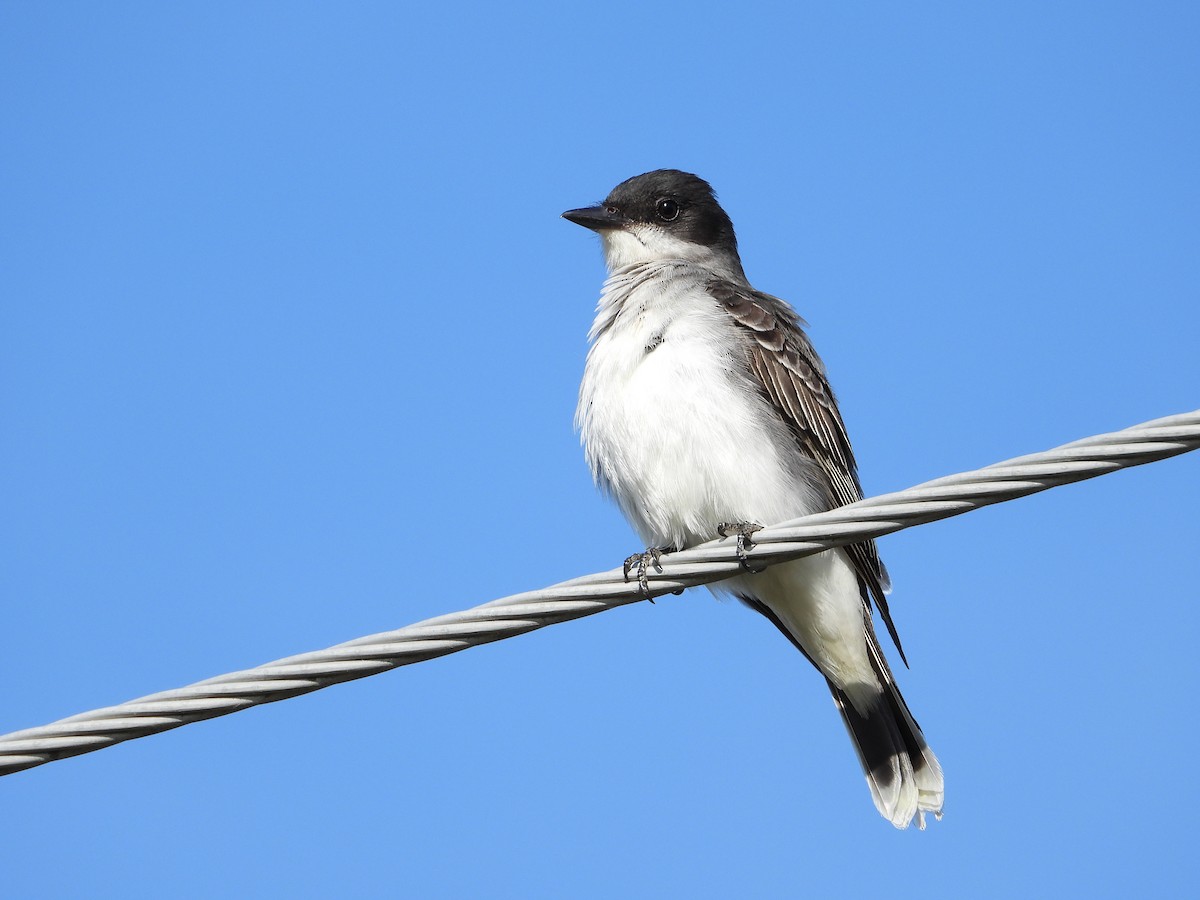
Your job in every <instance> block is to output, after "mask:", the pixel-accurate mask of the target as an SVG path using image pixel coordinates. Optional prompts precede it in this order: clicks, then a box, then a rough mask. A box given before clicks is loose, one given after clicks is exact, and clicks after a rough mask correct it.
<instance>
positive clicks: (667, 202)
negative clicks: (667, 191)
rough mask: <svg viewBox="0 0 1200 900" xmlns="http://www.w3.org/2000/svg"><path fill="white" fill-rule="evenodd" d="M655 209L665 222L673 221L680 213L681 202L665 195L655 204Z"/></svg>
mask: <svg viewBox="0 0 1200 900" xmlns="http://www.w3.org/2000/svg"><path fill="white" fill-rule="evenodd" d="M654 211H655V212H656V213H657V214H658V217H659V218H660V219H662V220H663V221H664V222H672V221H674V220H675V218H676V217H677V216H678V215H679V204H678V203H676V202H675V201H674V200H672V199H671V198H670V197H663V198H662V199H661V200H659V201H658V203H657V204H655V207H654Z"/></svg>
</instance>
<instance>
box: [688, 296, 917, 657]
mask: <svg viewBox="0 0 1200 900" xmlns="http://www.w3.org/2000/svg"><path fill="white" fill-rule="evenodd" d="M707 287H708V292H709V294H710V295H712V297H713V299H715V300H716V301H717V302H718V303H720V304H721V306H722V307H723V308H724V309H725V310H726V311H727V312H728V313H729V315H730V317H731V318H732V319H733V321H734V322H736V323H737V324H738V325H739V326H741V327H742V328H743V329H744V330H745V332H746V333H747V335H748V336H749V337H750V338H751V340H749V341H748V342H747V343H748V346H749V362H750V370H751V371H752V372H753V373H754V376H755V377H756V378H757V379H758V381H759V383H760V385H761V386H762V390H763V393H764V394H765V395H766V397H767V399H769V400H770V402H771V404H772V405H773V406H774V407H775V409H777V410H778V411H779V413H780V415H782V416H783V418H784V420H785V421H786V422H787V424H788V426H789V427H790V428H791V431H792V433H793V434H794V435H795V437H796V442H797V444H798V446H799V448H800V450H801V452H802V453H804V454H805V455H806V456H808V457H809V458H811V459H813V460H815V461H816V462H817V463H818V464H819V465H820V467H821V471H822V472H824V474H825V477H826V478H827V479H828V483H829V490H830V495H831V499H832V501H833V505H834V506H845V505H846V504H848V503H854V502H855V501H857V500H861V499H862V487H861V485H860V484H859V481H858V468H857V466H856V464H855V462H854V451H853V450H852V449H851V447H850V438H849V436H848V435H847V434H846V425H845V423H844V422H843V421H842V415H841V413H840V412H839V411H838V406H837V400H836V399H835V398H834V396H833V390H832V389H831V388H830V386H829V381H828V379H827V378H826V376H825V366H824V365H823V364H822V362H821V358H820V357H819V356H817V352H816V350H814V349H813V346H812V343H811V342H810V341H809V340H808V335H806V334H805V333H804V330H803V328H802V324H803V323H802V320H801V319H800V318H799V317H798V316H797V315H796V314H795V313H794V312H793V311H792V309H791V307H789V306H788V305H787V304H786V303H784V301H782V300H780V299H779V298H778V297H772V296H771V295H770V294H764V293H761V292H760V291H755V290H753V289H752V288H748V287H741V286H738V285H735V284H732V283H730V282H728V281H720V280H714V281H711V282H709V284H708V286H707ZM763 524H768V523H763ZM846 552H847V553H848V554H849V556H850V559H851V561H852V562H853V563H854V568H855V570H856V571H857V573H858V576H859V581H860V582H861V583H862V586H863V600H864V602H866V603H867V604H868V605H869V604H870V598H871V597H874V600H875V605H876V606H877V607H878V608H879V614H880V617H881V618H882V619H883V622H884V624H885V625H886V626H887V630H888V634H890V635H891V637H892V641H893V642H894V643H895V644H896V649H897V650H899V651H900V658H901V659H904V648H903V647H902V646H901V645H900V637H899V635H898V634H897V633H896V627H895V625H894V624H893V622H892V616H891V612H890V611H889V610H888V605H887V597H886V596H885V592H886V590H887V589H888V588H889V587H890V583H889V580H888V575H887V570H886V569H885V568H884V567H883V563H882V561H881V560H880V559H879V551H878V549H877V548H876V546H875V542H874V541H873V540H872V541H861V542H859V543H857V544H850V545H848V546H847V547H846ZM905 664H906V665H907V664H908V661H907V660H905Z"/></svg>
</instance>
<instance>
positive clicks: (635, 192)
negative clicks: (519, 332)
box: [562, 169, 945, 829]
mask: <svg viewBox="0 0 1200 900" xmlns="http://www.w3.org/2000/svg"><path fill="white" fill-rule="evenodd" d="M562 216H563V218H565V219H567V220H568V221H570V222H573V223H575V224H577V225H581V226H583V227H585V228H588V229H590V230H591V231H593V232H596V233H597V234H598V235H599V236H600V240H601V246H602V250H603V253H604V260H605V264H606V267H607V270H608V277H607V279H606V280H605V281H604V284H603V287H602V289H601V292H600V299H599V301H598V303H597V305H596V316H595V319H594V321H593V323H592V326H591V329H590V330H589V332H588V342H589V348H588V352H587V359H586V363H585V365H584V372H583V378H582V381H581V384H580V389H579V402H578V407H577V409H576V414H575V425H576V428H577V430H578V431H579V435H580V440H581V443H582V444H583V448H584V455H585V457H586V459H587V463H588V466H589V467H590V469H591V472H592V476H593V478H594V480H595V482H596V484H597V486H598V487H599V489H600V490H601V492H602V493H604V494H606V495H608V496H609V497H611V498H612V499H613V500H615V501H616V504H617V505H618V507H619V508H620V509H621V511H622V513H623V514H624V516H625V518H626V519H627V520H628V521H629V523H630V524H631V525H632V526H633V528H634V530H635V531H636V532H637V534H638V536H639V538H640V539H641V540H642V541H644V542H645V546H646V548H647V549H646V550H645V551H644V552H642V553H637V554H634V555H633V556H631V557H630V558H629V559H628V560H626V562H625V574H626V578H627V579H628V578H629V577H631V574H632V573H633V572H634V571H636V573H637V576H638V580H639V583H640V584H641V586H642V589H643V590H647V589H648V585H647V570H648V568H649V567H653V566H657V565H659V564H660V563H659V560H660V557H661V554H663V553H669V552H672V551H677V550H681V549H684V548H687V547H690V546H694V545H695V544H699V543H703V542H706V541H709V540H713V539H715V538H718V537H723V538H733V539H736V542H737V552H738V557H739V559H741V560H742V563H743V569H742V571H741V572H740V573H739V574H738V575H736V576H734V577H732V578H730V579H727V580H725V581H723V582H720V583H719V584H717V585H715V586H710V587H713V588H714V590H715V591H716V592H717V593H719V594H732V595H733V596H734V597H736V598H737V599H739V600H740V601H741V602H742V603H744V604H745V605H746V606H748V607H750V608H751V609H752V610H754V611H756V612H758V613H761V614H762V615H763V616H764V617H766V618H767V619H768V620H769V621H770V622H771V623H772V624H774V625H775V627H776V628H778V629H779V631H780V632H782V633H783V635H784V636H785V637H786V638H787V639H788V640H789V641H791V643H792V644H793V645H794V646H795V647H796V649H798V650H799V651H800V652H801V653H802V654H804V656H805V657H807V659H808V660H809V662H811V663H812V665H813V666H815V667H816V669H817V670H818V671H819V672H820V674H821V675H822V676H824V678H825V681H826V683H827V684H828V687H829V690H830V692H831V694H832V696H833V700H834V704H835V706H836V707H837V711H838V712H839V713H840V715H841V719H842V722H843V723H844V724H845V727H846V731H847V732H848V733H849V735H850V739H851V742H852V743H853V745H854V749H855V751H856V753H857V755H858V759H859V762H860V763H861V765H862V768H863V772H864V773H865V775H866V780H867V785H868V788H869V789H870V793H871V798H872V800H873V801H874V803H875V806H876V808H877V809H878V810H879V812H880V814H881V815H882V816H883V817H884V818H885V819H887V820H888V821H889V822H891V824H892V825H894V826H896V827H897V828H906V827H908V826H909V825H910V824H911V823H912V821H913V819H914V818H915V819H916V820H917V824H918V826H919V827H920V828H921V829H924V828H925V814H926V813H930V814H932V815H933V816H934V817H936V818H938V819H940V818H941V816H942V807H943V800H944V793H945V791H944V784H943V777H942V769H941V765H940V763H939V762H938V759H937V757H936V756H935V755H934V753H933V751H932V750H931V749H930V748H929V746H928V744H927V743H926V740H925V736H924V734H923V733H922V731H921V728H920V726H919V725H918V724H917V721H916V719H915V718H913V715H912V713H911V712H909V709H908V705H907V704H906V703H905V701H904V698H903V697H902V696H901V694H900V689H899V688H898V687H897V685H896V680H895V677H894V676H893V674H892V670H891V668H890V667H889V665H888V662H887V659H886V658H885V656H884V653H883V649H882V647H881V646H880V642H879V639H878V637H877V636H876V633H875V628H874V625H873V618H872V602H874V606H875V608H876V609H877V610H878V612H879V616H880V619H881V620H882V621H883V623H884V624H885V626H886V627H887V629H888V632H889V634H890V635H891V637H892V639H893V642H894V643H895V645H896V649H897V651H898V652H899V654H900V656H901V659H904V650H903V648H902V647H901V645H900V641H899V637H898V635H897V633H896V629H895V625H894V623H893V622H892V618H891V614H890V611H889V608H888V603H887V593H888V592H890V589H891V584H890V579H889V576H888V574H887V570H886V569H885V568H884V566H883V563H882V562H881V560H880V558H879V553H878V550H877V548H876V546H875V542H874V541H872V540H866V541H861V542H859V543H855V544H850V545H847V546H845V547H841V548H835V549H832V550H826V551H824V552H822V553H818V554H816V555H813V556H808V557H804V558H801V559H796V560H792V561H789V562H783V563H778V564H776V565H773V566H770V567H767V568H765V569H762V570H754V569H752V568H751V566H750V560H749V557H748V552H749V551H750V550H752V548H753V535H754V533H755V532H756V531H757V530H759V529H760V528H761V527H762V526H764V525H770V524H775V523H778V522H783V521H785V520H788V519H794V518H797V517H799V516H804V515H808V514H812V513H817V512H822V511H825V510H828V509H831V508H834V507H837V506H844V505H846V504H848V503H853V502H855V501H856V500H860V499H862V487H861V485H860V483H859V477H858V470H857V466H856V463H855V460H854V454H853V451H852V450H851V446H850V440H849V438H848V436H847V434H846V426H845V424H844V422H843V420H842V415H841V412H840V411H839V409H838V405H837V401H836V400H835V398H834V394H833V391H832V389H831V388H830V385H829V380H828V378H827V375H826V371H825V366H824V364H823V363H822V361H821V358H820V357H819V356H818V355H817V353H816V351H815V350H814V349H813V345H812V343H811V342H810V340H809V338H808V335H807V333H806V331H805V326H806V324H807V323H805V322H804V320H803V319H801V318H800V317H799V316H798V315H797V314H796V312H795V311H794V310H793V308H792V307H791V306H790V305H789V304H788V303H787V302H786V301H784V300H781V299H780V298H778V297H775V296H772V295H770V294H766V293H763V292H762V291H759V290H757V289H755V288H754V287H753V286H752V285H751V284H750V282H749V280H748V279H747V277H746V274H745V272H744V270H743V268H742V262H741V257H740V255H739V253H738V245H737V237H736V235H735V233H734V228H733V222H732V221H731V220H730V217H729V215H728V214H727V213H726V212H725V210H724V209H723V208H722V207H721V205H720V203H719V202H718V200H717V196H716V194H715V193H714V191H713V188H712V187H711V185H709V183H708V182H707V181H705V180H704V179H702V178H700V177H699V176H697V175H693V174H691V173H688V172H682V171H679V170H677V169H657V170H655V171H652V172H646V173H644V174H642V175H637V176H635V177H633V178H630V179H628V180H626V181H623V182H621V183H620V184H619V185H617V186H616V187H615V188H613V190H612V191H611V192H610V193H609V195H608V197H607V198H606V199H605V200H604V201H603V202H602V203H600V204H599V205H596V206H589V207H583V208H580V209H571V210H568V211H567V212H564V213H563V214H562ZM906 664H907V661H906Z"/></svg>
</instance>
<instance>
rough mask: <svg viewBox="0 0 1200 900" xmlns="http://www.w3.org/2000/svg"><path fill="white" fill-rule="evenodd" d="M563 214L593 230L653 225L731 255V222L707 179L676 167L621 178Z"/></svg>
mask: <svg viewBox="0 0 1200 900" xmlns="http://www.w3.org/2000/svg"><path fill="white" fill-rule="evenodd" d="M563 218H564V219H567V220H568V221H571V222H575V223H576V224H578V225H582V226H584V227H585V228H591V229H592V230H593V231H601V232H603V231H605V230H628V229H629V228H630V227H631V226H637V225H654V226H657V227H658V228H661V229H663V230H664V231H665V232H667V233H668V234H670V235H672V236H674V237H676V238H678V239H679V240H682V241H686V242H688V243H692V244H698V245H700V246H703V247H709V248H711V249H712V250H714V251H716V252H717V253H731V254H733V255H734V256H735V257H736V254H737V237H736V236H735V235H734V233H733V222H731V221H730V220H729V216H728V215H727V214H726V213H725V210H723V209H721V204H719V203H718V202H717V197H716V195H715V194H714V193H713V189H712V186H711V185H709V183H708V182H707V181H705V180H704V179H703V178H700V177H698V176H696V175H692V174H691V173H689V172H680V171H679V170H678V169H656V170H655V171H653V172H647V173H646V174H644V175H636V176H634V177H633V178H630V179H629V180H628V181H622V182H621V183H620V184H618V185H617V186H616V187H615V188H613V189H612V193H610V194H609V195H608V197H607V198H605V200H604V202H603V203H602V204H600V205H599V206H593V207H588V208H585V209H572V210H568V211H567V212H565V213H563Z"/></svg>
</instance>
